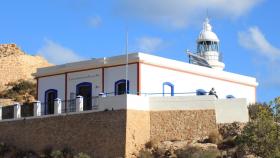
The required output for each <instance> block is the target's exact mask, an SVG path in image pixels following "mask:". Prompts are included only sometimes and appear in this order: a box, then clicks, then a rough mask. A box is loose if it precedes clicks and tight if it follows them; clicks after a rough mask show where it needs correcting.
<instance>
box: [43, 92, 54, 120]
mask: <svg viewBox="0 0 280 158" xmlns="http://www.w3.org/2000/svg"><path fill="white" fill-rule="evenodd" d="M56 98H57V90H55V89H49V90H47V91H46V92H45V114H46V115H48V114H54V100H55V99H56Z"/></svg>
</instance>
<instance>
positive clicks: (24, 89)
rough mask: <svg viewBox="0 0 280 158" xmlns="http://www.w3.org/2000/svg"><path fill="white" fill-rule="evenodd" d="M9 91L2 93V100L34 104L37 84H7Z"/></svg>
mask: <svg viewBox="0 0 280 158" xmlns="http://www.w3.org/2000/svg"><path fill="white" fill-rule="evenodd" d="M7 87H8V89H6V90H4V91H2V92H0V98H6V99H13V100H14V101H17V102H21V103H23V102H27V103H28V102H32V101H33V99H34V98H35V95H36V83H34V82H33V81H29V80H19V81H17V82H10V83H8V84H7Z"/></svg>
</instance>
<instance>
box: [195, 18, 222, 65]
mask: <svg viewBox="0 0 280 158" xmlns="http://www.w3.org/2000/svg"><path fill="white" fill-rule="evenodd" d="M197 55H199V56H201V57H202V58H204V59H205V60H206V61H207V62H208V64H209V65H210V66H211V67H212V68H214V69H218V70H223V69H224V68H225V64H224V63H223V62H222V58H221V54H220V52H219V38H218V37H217V35H216V34H215V33H214V32H213V31H212V26H211V25H210V24H209V19H208V18H206V19H205V21H204V23H203V29H202V31H201V32H200V34H199V36H198V39H197Z"/></svg>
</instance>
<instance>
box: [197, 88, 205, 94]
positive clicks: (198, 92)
mask: <svg viewBox="0 0 280 158" xmlns="http://www.w3.org/2000/svg"><path fill="white" fill-rule="evenodd" d="M206 94H207V92H206V91H205V90H204V89H198V90H196V95H206Z"/></svg>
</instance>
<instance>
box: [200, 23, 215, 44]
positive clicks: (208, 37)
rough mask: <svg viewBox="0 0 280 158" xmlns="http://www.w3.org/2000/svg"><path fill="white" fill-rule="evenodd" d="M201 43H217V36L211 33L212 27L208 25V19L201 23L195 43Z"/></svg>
mask: <svg viewBox="0 0 280 158" xmlns="http://www.w3.org/2000/svg"><path fill="white" fill-rule="evenodd" d="M201 41H213V42H219V38H218V36H217V35H216V34H215V33H214V32H213V31H212V26H211V25H210V24H209V19H208V18H206V19H205V21H204V22H203V29H202V31H201V32H200V34H199V36H198V39H197V42H201Z"/></svg>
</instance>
